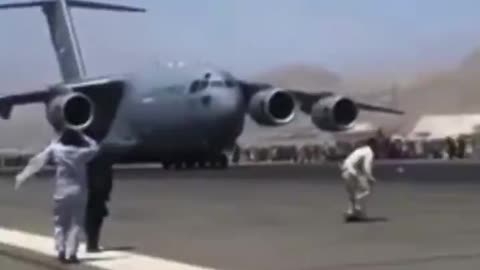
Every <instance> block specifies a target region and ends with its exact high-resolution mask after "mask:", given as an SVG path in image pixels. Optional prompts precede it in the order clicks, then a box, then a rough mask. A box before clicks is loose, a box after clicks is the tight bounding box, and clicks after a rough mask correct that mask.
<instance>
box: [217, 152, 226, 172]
mask: <svg viewBox="0 0 480 270" xmlns="http://www.w3.org/2000/svg"><path fill="white" fill-rule="evenodd" d="M218 167H219V168H220V169H226V168H227V167H228V157H227V155H225V154H222V155H220V156H219V158H218Z"/></svg>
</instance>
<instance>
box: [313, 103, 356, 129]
mask: <svg viewBox="0 0 480 270" xmlns="http://www.w3.org/2000/svg"><path fill="white" fill-rule="evenodd" d="M311 117H312V122H313V124H315V126H316V127H318V128H320V129H322V130H326V131H342V130H347V129H349V128H351V127H352V126H353V124H354V122H355V120H357V117H358V108H357V106H356V105H355V102H353V101H352V100H351V99H349V98H345V97H342V96H331V97H326V98H322V99H320V100H319V101H317V103H315V104H314V105H313V107H312V112H311Z"/></svg>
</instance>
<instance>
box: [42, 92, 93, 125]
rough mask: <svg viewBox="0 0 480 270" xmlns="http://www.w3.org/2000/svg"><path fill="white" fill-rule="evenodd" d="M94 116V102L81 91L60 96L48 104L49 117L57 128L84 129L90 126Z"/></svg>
mask: <svg viewBox="0 0 480 270" xmlns="http://www.w3.org/2000/svg"><path fill="white" fill-rule="evenodd" d="M93 117H94V106H93V102H92V101H91V100H90V98H88V97H87V96H85V95H83V94H80V93H73V94H65V95H61V96H58V97H56V98H54V99H53V100H52V101H51V102H50V103H49V104H48V106H47V118H48V120H49V122H50V124H51V125H52V126H53V127H54V129H55V130H61V129H62V128H72V129H76V130H84V129H86V128H87V127H89V126H90V124H91V123H92V121H93Z"/></svg>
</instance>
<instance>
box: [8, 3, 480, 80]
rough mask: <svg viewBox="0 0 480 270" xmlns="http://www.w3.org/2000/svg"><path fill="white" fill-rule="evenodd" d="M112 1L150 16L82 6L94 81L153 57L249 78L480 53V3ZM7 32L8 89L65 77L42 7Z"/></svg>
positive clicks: (82, 31) (12, 20)
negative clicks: (284, 68)
mask: <svg viewBox="0 0 480 270" xmlns="http://www.w3.org/2000/svg"><path fill="white" fill-rule="evenodd" d="M103 1H106V2H108V0H103ZM0 2H2V3H4V2H9V1H4V0H2V1H0ZM110 2H117V3H122V4H135V5H139V6H143V7H146V8H147V9H148V12H147V13H146V14H126V13H112V12H106V11H85V10H78V9H75V11H74V13H73V14H74V20H75V25H76V29H77V32H78V35H79V39H80V44H81V46H82V51H83V54H84V58H85V62H86V65H87V70H88V73H89V74H91V75H99V74H105V73H110V72H121V71H127V70H128V69H130V68H132V67H134V66H138V65H141V64H143V63H145V62H147V61H148V60H149V59H151V58H152V57H158V58H160V59H169V58H172V59H183V60H187V61H192V60H198V61H204V62H211V63H214V64H216V65H219V66H222V67H225V68H229V69H231V70H232V71H233V72H235V73H237V74H240V75H249V74H253V73H255V72H259V71H262V70H266V69H269V68H272V67H277V66H280V65H284V64H289V63H312V64H318V65H322V66H324V67H326V68H328V69H331V70H334V71H339V72H343V73H347V72H348V73H354V72H360V71H365V70H377V71H378V70H391V71H392V70H393V71H395V70H406V69H423V68H431V67H436V66H441V65H447V64H451V63H455V62H457V61H458V60H459V59H461V58H462V56H464V55H465V54H467V53H468V52H470V51H471V50H472V49H473V48H475V47H477V46H480V16H479V15H478V14H479V12H478V11H479V10H480V1H476V0H457V1H452V0H391V1H385V0H377V1H375V0H361V1H359V0H350V1H349V0H263V1H262V0H237V1H235V0H170V1H166V0H143V1H133V0H121V1H120V0H116V1H114V0H110ZM0 33H3V38H2V42H0V54H1V56H0V59H1V61H0V78H1V80H2V82H3V85H4V86H5V87H14V86H20V87H25V86H34V85H36V84H38V83H39V82H40V83H48V82H50V81H52V80H58V78H59V76H58V70H57V65H56V62H55V58H54V55H53V53H52V49H51V46H50V44H49V38H48V34H47V28H46V25H45V22H44V18H43V14H42V13H41V12H40V9H38V8H35V9H30V10H27V9H22V10H9V11H1V16H0ZM447 66H448V65H447Z"/></svg>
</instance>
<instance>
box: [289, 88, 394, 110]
mask: <svg viewBox="0 0 480 270" xmlns="http://www.w3.org/2000/svg"><path fill="white" fill-rule="evenodd" d="M286 91H287V92H289V93H291V94H292V95H293V96H294V97H295V99H297V101H299V103H300V108H301V109H302V111H304V112H305V113H310V112H311V110H312V107H313V105H314V104H315V103H316V102H317V101H318V100H320V99H322V98H326V97H330V96H334V95H335V93H332V92H322V93H307V92H303V91H300V90H289V89H287V90H286ZM353 101H354V103H355V105H356V106H357V107H358V108H359V109H360V110H364V111H371V112H380V113H388V114H398V115H402V114H404V112H403V111H400V110H397V109H393V108H387V107H382V106H377V105H373V104H368V103H364V102H359V101H355V100H353Z"/></svg>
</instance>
